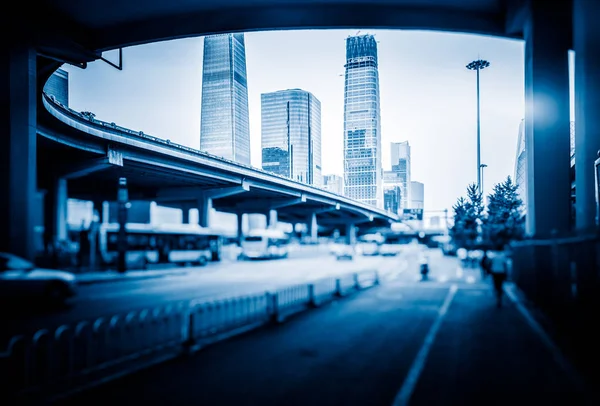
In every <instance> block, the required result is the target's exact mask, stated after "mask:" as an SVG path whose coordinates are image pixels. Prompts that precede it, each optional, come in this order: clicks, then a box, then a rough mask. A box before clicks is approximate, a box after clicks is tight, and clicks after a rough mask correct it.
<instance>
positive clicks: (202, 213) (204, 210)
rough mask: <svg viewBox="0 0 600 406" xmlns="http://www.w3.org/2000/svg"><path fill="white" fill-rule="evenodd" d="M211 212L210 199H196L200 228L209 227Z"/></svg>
mask: <svg viewBox="0 0 600 406" xmlns="http://www.w3.org/2000/svg"><path fill="white" fill-rule="evenodd" d="M211 211H212V199H211V198H210V197H205V198H202V199H198V224H199V225H200V227H210V212H211ZM238 217H239V216H238Z"/></svg>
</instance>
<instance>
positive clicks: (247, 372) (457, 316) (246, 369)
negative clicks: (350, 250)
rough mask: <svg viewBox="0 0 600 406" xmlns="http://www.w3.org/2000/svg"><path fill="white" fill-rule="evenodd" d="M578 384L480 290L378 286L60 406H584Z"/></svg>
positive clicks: (548, 348) (511, 306)
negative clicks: (127, 405)
mask: <svg viewBox="0 0 600 406" xmlns="http://www.w3.org/2000/svg"><path fill="white" fill-rule="evenodd" d="M453 286H456V285H453ZM578 385H579V381H578V379H577V377H576V376H575V374H574V373H573V372H572V371H570V370H569V368H568V366H567V367H566V368H565V362H564V360H563V359H562V357H561V356H560V353H558V352H557V351H556V349H555V348H553V347H552V345H548V342H547V337H546V338H545V337H544V335H543V334H540V333H539V331H538V330H536V327H535V325H534V323H533V324H532V322H531V320H528V319H527V318H526V317H524V315H523V314H522V313H521V310H520V307H519V305H518V304H515V303H514V302H510V303H506V306H505V307H504V308H501V309H497V308H496V307H495V301H494V297H493V295H492V292H491V289H490V288H489V287H487V286H483V285H467V284H461V285H458V289H457V290H456V291H455V292H454V293H453V288H452V287H451V285H449V284H436V283H422V284H419V283H416V284H414V285H413V286H406V285H401V284H400V283H395V282H388V283H386V284H384V285H382V286H380V287H378V288H376V289H373V290H370V291H366V292H363V293H361V294H360V295H358V296H356V297H353V298H349V299H344V300H343V301H340V302H334V303H333V304H331V305H328V306H324V307H323V308H321V309H318V310H316V311H313V312H308V313H304V314H301V315H299V316H297V317H295V318H293V319H291V320H290V321H289V322H287V323H284V324H281V325H274V326H270V327H266V328H263V329H260V330H256V331H254V332H251V333H248V334H245V335H242V336H238V337H234V338H232V339H230V340H228V341H225V342H222V343H219V344H217V345H214V346H212V347H207V348H205V349H203V350H201V351H200V352H198V353H196V354H194V355H192V356H190V357H186V358H180V359H178V360H176V361H174V362H169V363H165V364H162V365H158V366H156V367H154V368H151V369H148V370H145V371H142V372H139V373H137V374H135V375H131V376H128V377H125V378H122V379H119V380H116V381H113V382H109V383H107V384H105V385H104V386H100V387H97V388H95V389H91V390H89V391H87V392H83V393H81V394H79V395H76V396H73V397H72V398H70V399H67V400H65V401H64V403H59V404H71V405H80V404H88V403H90V402H92V401H94V402H99V403H107V404H110V403H116V402H120V403H123V402H134V401H135V402H139V399H140V396H143V399H144V402H145V403H146V404H150V405H188V404H202V405H209V406H210V405H216V406H220V405H232V404H237V405H264V406H269V405H273V406H275V405H277V406H280V405H290V406H292V405H314V406H321V405H327V406H329V405H340V406H342V405H343V406H352V405H357V406H359V405H360V406H363V405H365V406H366V405H368V406H378V405H381V406H390V405H398V406H404V405H409V404H410V405H427V406H434V405H462V406H470V405H477V406H480V405H496V404H497V405H506V404H514V405H516V404H528V403H530V402H532V404H540V405H569V406H578V405H587V404H588V403H586V402H585V401H584V398H583V395H582V390H581V389H580V388H579V386H578Z"/></svg>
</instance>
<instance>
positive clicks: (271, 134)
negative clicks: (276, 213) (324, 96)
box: [261, 89, 322, 186]
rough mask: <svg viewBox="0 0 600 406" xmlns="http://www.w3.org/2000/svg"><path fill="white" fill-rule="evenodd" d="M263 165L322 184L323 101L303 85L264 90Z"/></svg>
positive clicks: (298, 179) (290, 175)
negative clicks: (294, 87) (273, 90)
mask: <svg viewBox="0 0 600 406" xmlns="http://www.w3.org/2000/svg"><path fill="white" fill-rule="evenodd" d="M261 134H262V141H261V143H262V145H261V146H262V168H263V169H264V170H266V171H269V172H273V173H276V174H278V175H281V176H285V177H288V178H291V179H293V180H296V181H299V182H303V183H307V184H309V185H315V186H321V185H322V174H321V102H320V101H319V99H317V98H316V97H315V96H314V95H312V94H311V93H310V92H307V91H305V90H301V89H289V90H280V91H277V92H272V93H263V94H261Z"/></svg>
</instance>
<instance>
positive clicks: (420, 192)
mask: <svg viewBox="0 0 600 406" xmlns="http://www.w3.org/2000/svg"><path fill="white" fill-rule="evenodd" d="M410 193H411V197H410V207H409V208H410V209H423V208H425V185H424V184H423V183H421V182H416V181H414V180H413V181H411V182H410Z"/></svg>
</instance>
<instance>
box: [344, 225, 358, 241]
mask: <svg viewBox="0 0 600 406" xmlns="http://www.w3.org/2000/svg"><path fill="white" fill-rule="evenodd" d="M346 244H348V245H354V244H356V226H355V225H354V224H352V223H350V224H346Z"/></svg>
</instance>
